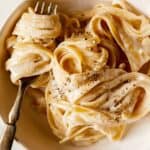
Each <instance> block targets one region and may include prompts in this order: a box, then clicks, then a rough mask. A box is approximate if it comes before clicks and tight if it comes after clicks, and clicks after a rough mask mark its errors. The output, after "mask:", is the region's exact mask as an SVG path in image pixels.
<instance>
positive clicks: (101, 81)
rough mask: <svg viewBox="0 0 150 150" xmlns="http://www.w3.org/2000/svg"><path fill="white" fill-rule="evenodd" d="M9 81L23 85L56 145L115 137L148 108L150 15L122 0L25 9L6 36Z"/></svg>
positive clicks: (90, 141)
mask: <svg viewBox="0 0 150 150" xmlns="http://www.w3.org/2000/svg"><path fill="white" fill-rule="evenodd" d="M7 49H8V51H9V53H10V58H9V59H8V60H7V62H6V70H8V71H10V73H11V75H10V78H11V81H12V83H14V84H16V85H17V84H18V81H19V80H21V79H23V78H26V77H33V76H37V77H36V79H35V80H34V82H33V83H32V84H31V85H30V88H29V89H28V93H29V95H30V96H31V97H32V98H33V99H34V105H35V106H36V108H37V109H38V110H39V111H40V112H44V114H45V112H46V115H47V119H48V123H49V125H50V128H51V130H52V132H53V133H54V135H56V136H57V137H58V138H59V139H60V143H65V142H71V143H73V144H75V145H79V146H81V145H82V146H87V145H90V144H93V143H95V142H97V141H99V140H100V139H101V138H103V137H107V138H108V139H110V140H113V141H117V140H120V139H121V138H122V137H123V135H124V132H125V131H126V130H125V129H126V127H127V126H128V125H130V124H131V123H134V122H136V121H138V120H140V119H142V118H143V117H145V116H146V115H147V114H148V113H149V112H150V65H149V64H150V19H149V18H148V17H146V16H144V15H142V14H141V13H140V12H138V11H137V10H136V9H135V8H133V7H132V6H130V5H129V4H128V3H127V2H126V1H120V2H119V3H114V4H112V5H106V4H99V5H97V6H95V7H94V8H93V9H91V10H86V11H83V12H75V13H72V14H70V15H68V14H64V13H62V12H57V13H55V14H53V13H52V14H50V15H39V14H36V13H35V12H34V11H33V9H32V8H29V9H28V11H27V12H25V13H23V15H22V16H21V18H20V19H19V21H18V22H17V23H16V26H15V28H14V30H13V32H12V36H11V37H9V38H8V40H7Z"/></svg>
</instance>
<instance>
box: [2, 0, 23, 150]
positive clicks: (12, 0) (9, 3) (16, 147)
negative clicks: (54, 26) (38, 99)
mask: <svg viewBox="0 0 150 150" xmlns="http://www.w3.org/2000/svg"><path fill="white" fill-rule="evenodd" d="M22 1H23V0H0V30H1V27H2V26H3V24H4V23H5V21H6V20H7V18H8V17H9V15H10V12H12V11H13V10H14V9H15V8H16V6H17V5H18V3H20V2H22ZM4 129H5V126H4V123H3V121H2V120H1V118H0V137H1V135H2V133H3V131H4ZM12 150H26V149H25V148H24V147H23V146H22V145H21V144H19V143H18V142H16V141H15V142H14V143H13V147H12Z"/></svg>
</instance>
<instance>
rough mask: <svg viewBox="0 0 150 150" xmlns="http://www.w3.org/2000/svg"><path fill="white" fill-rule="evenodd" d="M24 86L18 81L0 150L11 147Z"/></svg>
mask: <svg viewBox="0 0 150 150" xmlns="http://www.w3.org/2000/svg"><path fill="white" fill-rule="evenodd" d="M26 88H27V85H26V84H23V83H22V82H21V81H19V88H18V92H17V96H16V100H15V102H14V104H13V106H12V108H11V111H10V112H9V119H8V123H6V129H5V131H4V134H3V136H2V138H1V140H0V150H10V149H11V147H12V144H13V140H14V137H15V133H16V122H17V121H18V119H19V115H20V108H21V103H22V100H23V95H24V92H25V90H26Z"/></svg>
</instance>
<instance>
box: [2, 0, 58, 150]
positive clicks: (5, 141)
mask: <svg viewBox="0 0 150 150" xmlns="http://www.w3.org/2000/svg"><path fill="white" fill-rule="evenodd" d="M34 12H35V13H36V14H41V15H44V14H46V15H51V14H57V5H55V4H53V3H51V2H49V3H46V2H45V1H42V0H40V1H37V2H36V3H35V6H34ZM36 77H37V76H34V77H27V78H23V79H21V80H19V86H18V92H17V96H16V99H15V101H14V104H13V106H12V108H11V110H10V112H9V115H8V122H6V123H5V124H6V129H5V131H4V134H3V135H2V137H1V139H0V150H10V149H11V147H12V144H13V141H14V138H15V133H16V123H17V121H18V119H19V116H20V109H21V104H22V101H23V97H24V94H25V91H26V89H27V88H28V87H29V86H30V85H31V83H33V82H34V80H35V79H36Z"/></svg>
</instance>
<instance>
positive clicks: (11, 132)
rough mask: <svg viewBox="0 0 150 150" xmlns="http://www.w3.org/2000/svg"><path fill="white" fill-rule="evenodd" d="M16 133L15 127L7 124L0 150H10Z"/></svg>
mask: <svg viewBox="0 0 150 150" xmlns="http://www.w3.org/2000/svg"><path fill="white" fill-rule="evenodd" d="M15 133H16V126H15V125H9V124H7V126H6V129H5V132H4V134H3V136H2V140H1V143H0V150H10V149H11V147H12V144H13V139H14V137H15Z"/></svg>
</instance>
